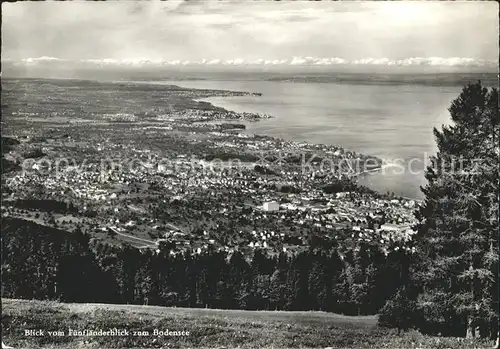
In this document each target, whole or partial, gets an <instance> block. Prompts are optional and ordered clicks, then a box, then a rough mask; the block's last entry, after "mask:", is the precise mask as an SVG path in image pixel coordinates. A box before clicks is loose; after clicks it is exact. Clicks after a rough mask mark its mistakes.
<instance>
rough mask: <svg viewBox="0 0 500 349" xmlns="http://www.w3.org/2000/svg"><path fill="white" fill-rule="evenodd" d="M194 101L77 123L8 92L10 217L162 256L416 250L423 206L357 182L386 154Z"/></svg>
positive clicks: (6, 202)
mask: <svg viewBox="0 0 500 349" xmlns="http://www.w3.org/2000/svg"><path fill="white" fill-rule="evenodd" d="M172 91H176V92H175V93H176V94H175V96H176V98H185V97H186V96H188V97H189V98H191V97H193V96H192V94H190V93H188V94H185V93H184V92H183V91H178V90H175V89H174V90H171V91H170V92H171V93H172ZM213 93H215V92H213ZM217 93H218V92H217ZM65 98H66V97H65ZM73 99H74V97H71V98H70V101H68V102H69V104H68V106H71V105H72V104H71V103H70V102H71V101H72V100H73ZM186 101H187V102H186V104H188V105H189V106H190V107H187V108H185V109H180V108H179V107H178V106H177V105H176V106H175V108H174V107H173V106H170V107H169V108H170V110H171V112H170V113H167V114H165V115H163V114H159V113H158V111H159V108H158V107H157V108H156V109H154V108H153V109H151V110H146V111H144V112H140V113H139V112H134V109H133V108H131V107H126V108H125V109H126V110H122V111H121V112H120V113H114V114H113V113H109V112H106V113H102V114H96V113H95V112H93V113H88V114H85V113H83V115H79V116H78V120H74V119H72V118H71V117H65V118H62V119H61V118H60V116H61V115H60V114H63V113H61V112H60V111H58V113H59V114H58V115H53V112H52V111H51V110H50V109H49V110H46V111H44V110H41V111H40V110H38V111H36V112H35V111H34V110H31V109H29V108H27V107H24V106H23V107H21V106H18V105H16V104H15V103H14V102H15V101H14V100H9V98H8V97H7V98H6V103H13V104H11V105H9V108H10V109H8V110H10V113H7V115H6V117H8V118H9V119H10V123H9V126H8V127H7V129H6V130H5V134H6V135H16V136H15V138H16V139H17V140H18V141H19V142H20V143H19V145H18V146H17V147H16V148H15V149H12V150H10V151H9V152H7V153H6V154H4V156H5V157H7V158H9V159H10V160H11V161H13V162H16V163H17V164H19V165H20V166H21V168H22V169H21V170H20V171H17V172H11V173H9V174H7V175H6V176H5V178H4V179H3V180H4V183H5V186H4V187H5V188H6V190H5V191H4V192H3V206H2V215H4V216H14V217H22V218H23V219H28V220H34V221H36V222H38V223H43V224H45V225H50V226H58V227H60V228H64V229H66V230H68V231H72V230H75V229H81V230H83V231H85V232H88V233H90V234H91V235H92V236H93V238H95V239H98V240H103V241H107V242H109V243H111V244H118V245H119V244H123V243H126V244H130V245H132V246H135V247H137V248H140V249H151V250H153V251H156V250H158V247H159V246H160V244H163V245H164V246H165V245H167V246H169V248H170V249H171V253H172V254H176V253H192V254H196V253H198V254H199V253H201V252H203V251H204V250H224V251H242V252H244V253H245V254H248V255H250V254H251V253H252V252H253V251H254V250H255V249H260V250H262V251H266V252H267V253H269V254H277V253H280V252H286V253H294V252H297V251H301V250H303V249H307V248H309V247H310V245H311V244H316V245H318V246H319V245H320V243H318V241H321V244H326V245H325V246H328V244H331V243H333V244H335V245H342V246H346V248H349V249H356V248H357V246H358V245H359V244H375V245H377V246H379V247H380V248H381V249H382V250H383V251H384V253H387V252H388V249H390V248H406V249H408V250H411V248H412V246H411V243H409V242H410V241H411V236H412V235H413V234H414V233H415V232H414V231H413V230H412V227H413V225H414V223H415V219H414V216H413V212H414V210H415V208H416V205H417V204H418V203H417V202H416V201H414V200H410V199H404V198H396V197H390V196H387V195H381V194H378V193H375V192H373V191H371V190H370V189H368V188H363V187H359V186H358V185H357V184H356V181H355V178H356V176H358V175H360V173H361V172H370V171H373V170H377V169H380V166H381V161H380V160H379V159H376V158H373V157H368V156H364V155H361V154H356V153H354V152H350V151H347V150H344V149H342V148H341V147H338V146H330V145H313V144H308V143H305V142H291V141H285V140H282V139H275V138H271V137H265V136H258V135H252V134H249V133H247V132H246V131H245V128H244V124H224V120H231V119H238V120H248V119H253V118H260V117H268V116H259V115H255V114H250V113H244V114H237V113H235V112H227V111H224V110H219V109H216V110H210V109H209V106H207V105H206V104H204V102H199V103H202V105H201V106H200V105H198V104H195V105H194V106H196V107H197V108H191V106H193V105H192V103H193V102H192V100H191V99H187V100H186ZM176 103H180V102H179V101H178V100H176ZM146 109H147V108H146ZM160 109H161V108H160ZM163 109H168V108H163ZM69 114H71V113H69ZM167 116H168V117H167ZM58 117H59V118H58ZM207 121H208V122H207ZM221 122H222V123H221ZM223 125H226V126H223ZM227 125H228V126H227ZM49 126H50V127H49ZM33 152H35V153H38V154H37V156H36V157H32V158H30V157H26V156H27V155H26V154H32V153H33ZM311 159H312V160H311ZM44 203H46V204H44ZM60 203H63V205H61V204H60ZM70 206H71V207H72V208H73V209H72V210H69V209H68V208H69V207H70ZM51 207H57V209H55V210H52V209H51ZM318 239H319V240H318ZM400 246H401V247H400Z"/></svg>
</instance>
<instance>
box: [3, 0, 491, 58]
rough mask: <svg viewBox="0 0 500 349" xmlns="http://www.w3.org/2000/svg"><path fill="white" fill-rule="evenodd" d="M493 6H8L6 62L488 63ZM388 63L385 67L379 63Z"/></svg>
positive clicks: (200, 0) (202, 2)
mask: <svg viewBox="0 0 500 349" xmlns="http://www.w3.org/2000/svg"><path fill="white" fill-rule="evenodd" d="M492 6H497V5H496V4H492V3H484V2H481V3H480V2H469V3H435V2H411V3H410V2H400V3H399V2H398V3H393V2H330V1H324V2H309V1H288V2H284V1H283V2H275V1H248V0H239V1H235V0H229V1H226V0H225V1H210V0H189V1H176V0H170V1H162V2H160V1H147V2H130V1H124V2H117V1H115V2H111V1H108V2H80V1H75V2H41V3H38V2H18V3H8V4H3V5H2V10H3V13H2V16H3V18H2V20H3V21H2V41H3V42H2V55H3V56H4V57H10V58H12V59H15V60H16V61H20V60H21V59H23V58H26V57H32V58H33V59H35V58H36V57H43V56H46V57H59V58H61V59H68V60H72V61H79V60H89V59H104V58H107V59H112V60H115V61H116V62H122V61H123V62H126V61H127V60H130V59H131V57H132V58H133V59H136V58H135V57H139V58H142V57H145V59H144V61H152V62H170V61H177V60H179V61H181V62H185V61H189V62H198V61H201V60H203V59H206V60H207V62H208V61H213V60H216V59H219V60H221V61H232V63H230V64H231V65H235V63H234V60H235V59H238V58H239V59H241V60H242V61H243V62H244V63H241V65H243V64H249V63H248V62H253V61H257V60H259V59H260V60H262V61H264V62H265V61H276V60H278V61H282V60H287V62H288V64H290V63H291V62H292V61H293V60H294V58H293V57H297V59H296V60H295V63H294V64H295V65H301V64H316V65H331V64H343V63H344V62H343V61H338V60H335V59H334V60H332V59H331V57H340V58H339V59H341V60H345V61H348V62H350V63H348V64H351V63H352V62H354V61H357V60H359V61H360V62H358V63H357V64H360V65H368V64H372V65H377V64H378V65H382V64H389V63H392V64H394V65H397V64H406V63H405V62H400V63H398V61H400V60H405V59H407V57H445V58H444V59H448V58H446V57H471V58H472V59H474V60H479V59H486V60H488V59H497V57H498V18H497V16H496V14H495V11H494V8H493V7H492ZM308 56H310V58H309V59H308V58H307V57H308ZM363 57H374V58H373V62H372V61H370V62H368V61H367V62H365V61H361V60H362V59H366V58H363ZM380 57H381V58H380ZM384 57H386V61H380V62H378V61H377V60H380V59H383V58H384ZM301 60H305V62H302V61H301ZM139 62H141V60H139ZM377 62H378V63H377ZM436 62H437V63H436V64H445V65H446V64H449V63H447V62H446V61H443V62H441V63H439V60H437V61H436ZM450 62H451V61H450ZM102 64H125V65H127V64H131V65H134V64H139V65H140V64H151V63H102ZM154 64H163V63H154ZM221 64H222V63H221ZM255 64H264V63H255ZM280 64H284V63H280ZM353 64H354V63H353ZM408 64H418V63H415V62H412V63H408ZM422 64H431V63H422ZM432 64H434V63H432ZM452 64H465V63H460V62H458V63H457V62H455V63H452ZM470 64H474V63H470ZM236 65H240V63H237V64H236Z"/></svg>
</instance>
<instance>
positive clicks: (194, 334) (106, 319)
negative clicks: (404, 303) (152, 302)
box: [2, 299, 491, 348]
mask: <svg viewBox="0 0 500 349" xmlns="http://www.w3.org/2000/svg"><path fill="white" fill-rule="evenodd" d="M2 307H3V309H2V332H3V341H4V342H5V343H6V344H8V345H11V346H13V347H14V348H38V347H43V348H175V347H182V348H200V347H210V348H236V347H240V348H262V347H266V348H290V347H309V348H311V347H314V348H326V347H334V348H474V347H476V348H477V347H491V343H479V342H470V341H468V342H463V341H459V340H457V339H454V338H445V339H443V338H433V337H425V336H423V335H421V334H419V333H417V332H409V333H405V334H404V335H402V336H401V337H400V336H397V335H396V333H395V331H392V330H387V329H382V328H378V327H377V325H376V322H377V319H376V317H375V316H356V317H350V316H342V315H337V314H330V313H323V312H272V311H241V310H212V309H188V308H164V307H155V306H137V305H114V304H70V303H56V302H42V301H26V300H13V299H2ZM113 327H116V328H122V329H123V328H124V329H128V330H129V331H132V330H143V331H144V330H149V331H150V332H151V334H152V333H153V330H154V329H155V328H156V329H159V330H166V329H168V330H170V331H183V330H184V331H190V335H189V336H184V337H158V336H153V335H151V336H148V337H138V336H133V335H130V336H128V337H86V338H84V337H68V336H65V337H50V336H49V335H48V334H47V333H46V334H45V336H43V337H26V336H25V335H24V329H44V330H46V331H47V330H64V331H66V332H67V331H68V328H72V329H80V330H81V329H94V330H99V329H103V330H107V329H110V328H113Z"/></svg>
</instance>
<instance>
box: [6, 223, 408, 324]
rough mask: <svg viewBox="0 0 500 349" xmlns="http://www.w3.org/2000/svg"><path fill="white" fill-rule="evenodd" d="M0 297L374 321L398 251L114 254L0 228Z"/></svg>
mask: <svg viewBox="0 0 500 349" xmlns="http://www.w3.org/2000/svg"><path fill="white" fill-rule="evenodd" d="M2 227H3V230H2V255H3V258H2V279H3V280H2V281H3V282H2V296H4V297H11V298H24V299H47V300H60V301H64V302H104V303H130V304H149V305H163V306H179V307H208V308H219V309H248V310H250V309H253V310H323V311H330V312H337V313H343V314H350V315H361V314H375V313H377V312H378V311H379V309H380V308H381V307H382V306H383V305H384V304H385V301H386V300H387V299H389V298H390V297H391V296H392V295H393V294H394V293H395V292H396V290H397V288H398V286H400V285H402V284H404V283H405V282H406V281H405V279H406V278H407V273H406V272H405V270H404V268H405V264H404V263H401V260H403V259H408V260H409V259H410V258H411V256H410V255H408V254H407V252H406V251H404V250H398V251H393V252H391V253H390V254H389V255H387V256H386V255H385V254H384V253H382V252H381V251H380V250H379V248H378V247H376V246H374V245H361V246H360V249H359V251H357V252H356V251H351V252H348V253H345V254H343V253H339V252H338V251H335V250H329V251H327V250H324V249H314V248H310V249H309V250H306V251H303V252H301V253H298V254H296V255H287V254H285V253H281V254H279V255H276V256H268V255H267V254H265V253H264V252H263V251H261V250H256V251H255V252H254V254H253V256H250V257H248V256H244V255H243V254H242V253H240V252H238V251H235V252H225V251H215V250H213V251H210V250H208V251H206V252H205V253H201V254H194V255H191V254H187V253H184V254H182V253H178V254H175V255H173V254H171V251H172V250H171V246H169V245H168V244H164V245H160V246H159V251H158V252H155V251H151V250H149V249H148V250H142V251H141V250H138V249H136V248H132V247H129V246H125V247H116V246H111V245H109V244H104V243H100V242H96V241H94V240H92V239H91V238H90V237H89V235H87V234H85V233H82V232H81V230H79V229H78V230H77V231H75V232H73V233H69V232H66V231H63V230H59V229H56V228H51V227H46V226H41V225H38V224H36V223H34V222H28V221H25V220H21V219H17V218H11V217H4V218H3V219H2Z"/></svg>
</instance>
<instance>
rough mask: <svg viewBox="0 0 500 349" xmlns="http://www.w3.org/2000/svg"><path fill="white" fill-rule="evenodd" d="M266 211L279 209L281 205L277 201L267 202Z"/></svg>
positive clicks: (265, 204) (264, 207)
mask: <svg viewBox="0 0 500 349" xmlns="http://www.w3.org/2000/svg"><path fill="white" fill-rule="evenodd" d="M262 208H263V209H264V211H278V210H279V209H280V205H279V204H278V203H277V202H276V201H269V202H265V203H264V205H263V207H262Z"/></svg>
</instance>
